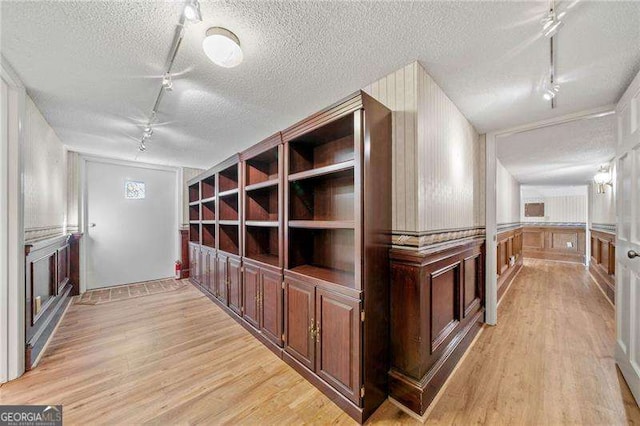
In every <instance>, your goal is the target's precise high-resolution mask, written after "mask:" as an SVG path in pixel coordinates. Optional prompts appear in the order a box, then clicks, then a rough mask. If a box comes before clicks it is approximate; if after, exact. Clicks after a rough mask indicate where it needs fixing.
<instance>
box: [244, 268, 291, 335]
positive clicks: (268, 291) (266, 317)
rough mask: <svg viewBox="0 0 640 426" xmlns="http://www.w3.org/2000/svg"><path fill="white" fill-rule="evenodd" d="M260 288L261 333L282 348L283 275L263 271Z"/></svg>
mask: <svg viewBox="0 0 640 426" xmlns="http://www.w3.org/2000/svg"><path fill="white" fill-rule="evenodd" d="M260 287H261V289H260V298H261V303H260V304H261V309H260V320H261V321H260V325H261V331H262V333H263V334H264V336H265V337H266V338H268V339H269V340H271V341H272V342H273V343H275V344H276V345H278V346H280V347H282V328H283V324H282V302H283V289H282V274H278V273H275V272H271V271H267V270H264V269H262V270H261V271H260ZM245 314H246V311H245Z"/></svg>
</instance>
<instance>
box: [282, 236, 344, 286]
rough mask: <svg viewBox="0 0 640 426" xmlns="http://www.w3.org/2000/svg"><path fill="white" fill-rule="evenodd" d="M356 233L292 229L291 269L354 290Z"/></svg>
mask: <svg viewBox="0 0 640 426" xmlns="http://www.w3.org/2000/svg"><path fill="white" fill-rule="evenodd" d="M355 264H356V259H355V239H354V231H353V230H352V229H305V228H290V229H289V269H290V270H291V271H294V272H298V273H300V274H304V275H307V276H311V277H314V278H318V279H321V280H324V281H328V282H331V283H334V284H339V285H343V286H345V287H351V288H353V287H354V280H355Z"/></svg>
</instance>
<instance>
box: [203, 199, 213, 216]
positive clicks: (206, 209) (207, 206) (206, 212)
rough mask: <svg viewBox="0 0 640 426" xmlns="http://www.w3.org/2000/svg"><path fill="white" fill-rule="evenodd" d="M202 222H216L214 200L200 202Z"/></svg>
mask: <svg viewBox="0 0 640 426" xmlns="http://www.w3.org/2000/svg"><path fill="white" fill-rule="evenodd" d="M202 220H216V202H215V199H213V200H211V201H203V202H202Z"/></svg>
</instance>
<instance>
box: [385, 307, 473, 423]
mask: <svg viewBox="0 0 640 426" xmlns="http://www.w3.org/2000/svg"><path fill="white" fill-rule="evenodd" d="M483 318H484V309H481V310H480V311H478V312H477V313H476V314H475V315H474V317H473V319H472V320H471V321H470V322H469V324H468V325H467V326H465V328H463V329H462V330H460V331H459V332H458V334H457V335H456V337H454V338H453V340H452V341H451V343H449V345H450V348H447V350H446V351H445V352H444V353H443V355H442V356H441V357H440V358H439V359H438V360H437V361H436V362H435V363H434V365H433V366H432V367H431V369H430V370H429V371H428V372H427V373H426V374H425V375H424V376H423V377H422V378H421V379H420V380H417V379H415V378H413V377H410V376H407V375H406V374H404V373H403V372H401V371H398V370H395V369H391V370H390V371H389V395H391V397H392V398H393V399H394V400H396V401H397V402H399V403H400V404H402V405H403V406H405V407H406V408H407V409H409V410H412V411H413V412H414V413H416V414H417V415H418V416H419V417H420V418H421V417H422V416H423V415H424V413H425V412H427V410H428V408H429V407H430V406H431V405H432V403H433V401H434V399H435V397H436V396H437V395H438V393H439V392H440V389H441V388H442V387H443V386H444V384H445V383H446V382H447V380H449V378H450V377H451V374H452V373H453V372H454V371H455V368H456V367H457V365H459V363H460V360H461V359H462V356H463V355H464V354H465V353H466V351H467V348H469V347H470V345H471V343H472V342H474V340H475V338H476V336H477V335H478V333H479V331H480V330H481V329H482V327H483V326H484V323H483Z"/></svg>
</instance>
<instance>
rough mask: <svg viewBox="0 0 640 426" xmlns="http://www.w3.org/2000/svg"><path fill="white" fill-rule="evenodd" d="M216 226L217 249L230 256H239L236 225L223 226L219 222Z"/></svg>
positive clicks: (238, 239)
mask: <svg viewBox="0 0 640 426" xmlns="http://www.w3.org/2000/svg"><path fill="white" fill-rule="evenodd" d="M218 223H219V226H218V230H219V234H218V238H219V241H218V248H219V249H220V250H222V251H225V252H227V253H231V254H240V243H239V242H240V236H239V230H238V228H239V227H238V226H237V225H225V224H222V223H220V222H218Z"/></svg>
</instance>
